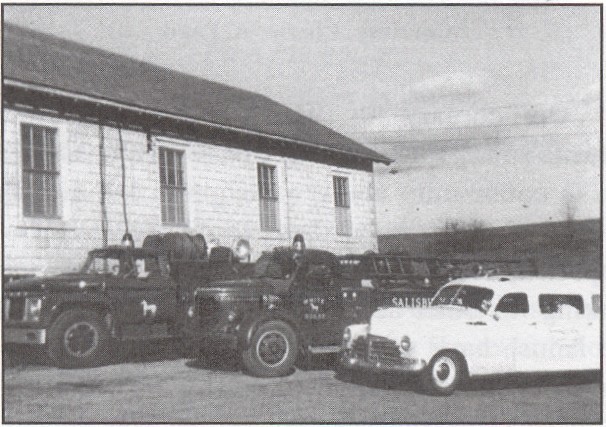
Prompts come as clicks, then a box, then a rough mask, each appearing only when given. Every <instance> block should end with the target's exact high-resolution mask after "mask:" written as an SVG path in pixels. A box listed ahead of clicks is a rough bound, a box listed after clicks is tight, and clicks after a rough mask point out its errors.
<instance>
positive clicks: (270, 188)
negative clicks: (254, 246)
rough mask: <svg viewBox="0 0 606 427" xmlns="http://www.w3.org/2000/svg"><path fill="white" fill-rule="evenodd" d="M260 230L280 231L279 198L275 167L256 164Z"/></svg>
mask: <svg viewBox="0 0 606 427" xmlns="http://www.w3.org/2000/svg"><path fill="white" fill-rule="evenodd" d="M257 179H258V184H259V209H260V215H261V218H260V219H261V231H280V216H279V215H280V206H279V203H280V199H279V193H278V177H277V171H276V167H275V166H273V165H266V164H263V163H258V164H257Z"/></svg>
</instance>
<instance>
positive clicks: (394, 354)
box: [352, 335, 402, 367]
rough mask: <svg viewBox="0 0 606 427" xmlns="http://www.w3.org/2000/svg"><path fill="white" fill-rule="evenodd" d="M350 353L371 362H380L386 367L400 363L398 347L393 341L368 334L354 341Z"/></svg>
mask: <svg viewBox="0 0 606 427" xmlns="http://www.w3.org/2000/svg"><path fill="white" fill-rule="evenodd" d="M352 353H353V355H354V356H355V357H356V358H359V359H362V360H365V361H367V362H371V363H381V364H382V365H385V366H387V367H389V366H397V365H400V364H402V357H401V356H400V348H399V347H398V345H397V344H396V343H395V341H392V340H389V339H387V338H383V337H377V336H373V335H369V336H368V337H360V338H358V339H357V340H355V341H354V343H353V346H352Z"/></svg>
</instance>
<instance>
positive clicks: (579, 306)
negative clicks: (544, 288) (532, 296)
mask: <svg viewBox="0 0 606 427" xmlns="http://www.w3.org/2000/svg"><path fill="white" fill-rule="evenodd" d="M539 307H540V308H541V313H543V314H569V313H570V314H573V313H575V312H576V313H578V314H583V313H584V310H583V298H582V297H581V295H556V294H542V295H539Z"/></svg>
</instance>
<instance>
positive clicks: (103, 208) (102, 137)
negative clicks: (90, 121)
mask: <svg viewBox="0 0 606 427" xmlns="http://www.w3.org/2000/svg"><path fill="white" fill-rule="evenodd" d="M99 185H100V187H101V241H102V245H103V247H106V246H107V234H108V223H107V206H106V204H105V193H106V190H105V134H104V127H103V123H99Z"/></svg>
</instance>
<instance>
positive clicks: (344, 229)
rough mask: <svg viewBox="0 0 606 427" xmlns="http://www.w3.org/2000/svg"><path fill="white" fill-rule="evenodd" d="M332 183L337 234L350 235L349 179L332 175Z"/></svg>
mask: <svg viewBox="0 0 606 427" xmlns="http://www.w3.org/2000/svg"><path fill="white" fill-rule="evenodd" d="M332 183H333V191H334V196H335V217H336V223H337V234H338V235H340V236H351V204H350V197H349V179H348V178H347V177H344V176H333V178H332Z"/></svg>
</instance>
